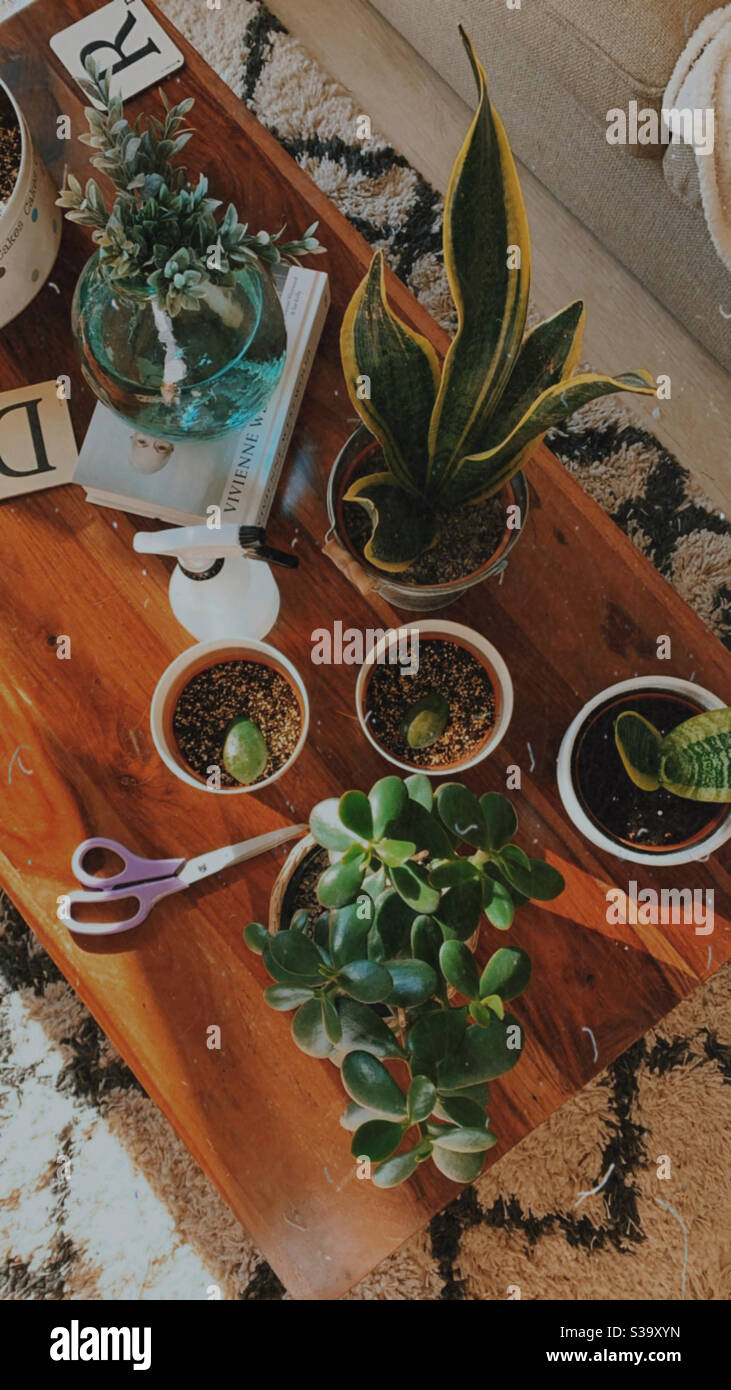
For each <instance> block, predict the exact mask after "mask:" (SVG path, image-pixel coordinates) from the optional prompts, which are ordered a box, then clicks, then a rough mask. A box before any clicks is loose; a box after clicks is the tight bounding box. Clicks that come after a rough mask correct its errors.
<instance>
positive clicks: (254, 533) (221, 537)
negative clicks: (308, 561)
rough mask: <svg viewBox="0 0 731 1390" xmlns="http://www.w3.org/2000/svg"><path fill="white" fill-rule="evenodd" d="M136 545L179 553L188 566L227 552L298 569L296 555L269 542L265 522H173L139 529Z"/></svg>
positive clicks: (211, 560) (194, 566) (142, 549)
mask: <svg viewBox="0 0 731 1390" xmlns="http://www.w3.org/2000/svg"><path fill="white" fill-rule="evenodd" d="M133 545H134V548H135V550H136V551H138V552H139V553H140V554H142V555H176V556H177V558H178V560H179V561H180V563H181V565H182V566H183V568H184V569H189V570H196V569H201V568H203V569H205V568H206V567H207V566H209V565H212V564H213V563H214V561H215V560H219V559H222V558H223V557H225V556H227V555H240V556H241V555H242V556H244V557H245V558H246V559H249V560H264V561H265V562H266V563H268V564H271V565H282V566H283V567H284V568H286V569H296V568H297V565H298V563H299V562H298V559H297V556H296V555H293V554H291V553H289V554H288V553H287V552H286V551H282V550H274V549H273V548H272V547H271V546H269V545H267V544H266V538H265V534H264V528H263V527H262V526H236V525H235V524H230V525H226V526H217V527H211V526H172V527H170V528H168V529H167V530H164V531H137V532H136V533H135V537H134V541H133Z"/></svg>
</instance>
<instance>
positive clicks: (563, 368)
mask: <svg viewBox="0 0 731 1390" xmlns="http://www.w3.org/2000/svg"><path fill="white" fill-rule="evenodd" d="M460 33H461V35H462V39H463V42H464V44H465V48H466V49H467V53H468V56H469V60H470V63H471V65H472V70H473V73H474V77H475V82H476V84H477V90H478V97H479V100H478V106H477V111H476V114H475V117H474V120H473V122H472V125H471V127H470V130H469V132H468V134H467V137H466V140H465V143H464V145H463V147H462V149H461V150H460V152H459V155H458V157H457V160H456V163H455V166H454V169H453V171H452V176H451V179H450V183H449V188H448V190H447V196H446V202H445V210H444V262H445V268H446V271H447V276H448V280H449V285H450V289H451V291H452V296H453V298H454V301H455V305H456V309H457V315H458V325H459V326H458V330H457V333H456V336H455V337H454V339H453V341H452V343H451V346H450V348H449V351H448V353H447V355H446V358H445V361H444V364H443V366H442V367H441V368H440V365H439V362H438V359H437V356H436V353H435V351H434V349H433V347H432V346H431V344H430V343H429V342H428V341H427V340H426V339H425V338H423V337H421V336H420V335H419V334H418V333H415V332H414V331H413V330H412V329H411V328H409V327H408V325H407V324H405V323H404V322H402V321H401V320H400V319H399V318H398V317H397V316H396V315H395V314H394V313H393V312H392V310H391V309H390V308H389V305H388V303H387V299H386V293H385V281H384V264H383V256H382V254H381V253H380V252H379V253H377V254H376V255H375V256H374V258H373V261H372V264H371V268H370V270H369V272H368V274H367V275H366V276H365V278H364V279H363V281H362V283H361V285H360V286H359V288H358V289H357V290H356V293H355V294H354V296H353V298H352V300H351V302H350V304H349V306H348V309H347V311H346V314H345V318H344V321H343V325H342V331H341V338H340V343H341V356H342V361H343V369H344V373H345V379H346V383H347V388H348V392H349V395H350V398H351V401H352V402H353V405H354V406H355V409H356V410H357V412H358V414H359V415H360V417H361V420H362V421H363V423H364V425H365V426H366V427H367V429H368V430H369V431H370V434H371V435H372V436H375V439H376V440H377V441H378V445H379V446H380V447H379V448H378V449H374V450H373V451H372V452H373V453H375V454H376V457H375V458H374V457H373V456H372V455H371V457H368V459H367V468H366V469H364V470H363V473H364V475H363V476H355V477H354V478H351V479H350V480H348V479H347V478H346V479H344V480H343V486H344V487H347V490H346V491H345V492H344V499H343V500H344V502H345V503H355V504H359V506H360V507H361V508H362V509H363V510H364V511H365V513H366V518H367V523H368V525H367V528H366V532H367V533H369V534H366V537H365V538H364V537H362V536H361V538H360V541H359V547H358V548H359V551H360V554H361V556H362V557H363V558H364V559H365V561H366V562H367V563H368V564H370V565H371V566H373V567H375V569H377V570H379V571H381V572H385V573H386V574H388V575H391V576H394V577H395V578H396V579H399V578H401V579H403V580H408V578H409V571H410V569H411V570H413V569H414V568H415V567H416V572H417V577H418V565H419V564H420V563H421V562H422V561H423V560H424V558H425V557H427V558H428V557H429V555H430V553H431V552H434V553H436V552H437V550H439V549H441V550H443V551H444V552H445V553H446V555H448V556H450V557H451V558H450V560H449V563H450V564H451V563H452V560H453V557H454V554H455V552H457V553H459V552H460V551H462V550H464V551H466V552H469V553H472V546H471V543H470V535H471V532H472V530H473V529H474V528H475V527H477V528H478V529H479V528H480V527H485V525H486V519H485V516H484V514H483V512H484V505H485V503H486V502H488V500H489V499H491V498H494V497H495V495H496V494H497V493H498V492H499V491H500V490H501V489H504V488H505V487H506V485H508V484H510V482H511V480H512V479H515V478H516V475H518V474H519V472H520V470H521V468H522V467H523V465H524V464H525V463H527V462H528V460H529V458H530V456H531V454H532V453H533V452H534V450H535V449H536V447H537V445H538V443H539V442H540V440H541V439H542V437H543V435H544V434H545V432H546V431H547V430H548V429H550V428H551V427H552V426H554V425H556V424H558V422H559V421H560V420H562V419H564V418H565V417H566V416H567V415H570V414H571V413H572V412H573V411H574V410H576V409H577V408H578V407H579V406H582V405H585V404H586V403H587V402H588V401H591V400H594V399H595V398H596V397H598V396H603V395H606V394H608V393H609V392H613V391H635V392H643V393H645V394H652V393H653V392H654V390H655V383H654V381H653V379H652V377H651V376H650V375H649V373H648V372H646V371H635V372H627V373H624V374H622V375H620V376H616V377H610V376H605V375H602V374H600V373H596V372H586V373H582V374H579V375H576V376H574V375H573V373H574V370H575V368H576V365H577V362H578V359H579V352H580V347H581V337H582V331H583V320H584V309H583V305H582V303H581V302H580V301H577V302H576V303H573V304H570V305H569V306H568V307H567V308H565V309H562V310H561V312H560V313H558V314H555V315H554V316H553V317H552V318H550V319H548V320H546V321H545V322H543V323H540V324H538V326H537V327H536V328H533V329H532V330H531V331H530V332H529V333H528V335H527V336H526V337H525V339H524V338H523V332H524V328H525V322H526V313H527V307H528V289H529V280H530V241H529V235H528V227H527V222H526V216H525V209H524V206H523V199H522V195H521V191H520V185H519V183H518V178H517V174H516V170H515V165H514V162H513V157H512V154H511V151H510V147H509V145H508V141H507V138H506V136H505V132H504V130H503V126H502V123H501V121H500V119H499V117H498V115H497V113H496V112H495V111H494V110H493V108H492V106H491V104H490V101H489V99H488V96H487V90H486V80H485V74H484V71H483V68H482V66H481V64H480V63H479V61H478V59H477V57H476V56H475V53H474V49H473V47H472V44H471V42H470V40H469V38H468V37H467V35H466V34H465V33H464V31H463V30H461V29H460ZM508 500H509V499H508ZM503 529H504V526H503ZM341 539H343V537H342V536H341ZM345 539H346V543H348V542H347V538H345ZM490 544H492V541H491V542H490ZM488 548H489V547H488ZM351 549H352V542H351ZM473 558H474V557H473ZM484 559H485V562H486V563H487V561H489V554H488V555H486V556H485V557H484ZM470 564H471V565H472V569H473V570H474V569H475V566H474V564H472V561H470ZM483 568H484V566H483ZM468 577H469V576H468V574H467V573H465V574H464V575H463V576H462V582H463V585H464V583H465V582H467V580H468ZM419 582H425V581H424V580H423V579H422V580H420V581H419ZM442 601H444V600H442Z"/></svg>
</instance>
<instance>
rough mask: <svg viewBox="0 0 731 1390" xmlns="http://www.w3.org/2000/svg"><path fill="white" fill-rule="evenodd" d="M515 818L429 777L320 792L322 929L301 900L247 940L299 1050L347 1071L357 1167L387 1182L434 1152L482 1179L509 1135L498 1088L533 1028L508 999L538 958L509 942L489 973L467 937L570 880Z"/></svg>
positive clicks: (494, 802)
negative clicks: (280, 922)
mask: <svg viewBox="0 0 731 1390" xmlns="http://www.w3.org/2000/svg"><path fill="white" fill-rule="evenodd" d="M517 824H518V822H517V817H516V814H515V811H514V809H513V807H512V805H511V803H510V801H509V800H508V799H507V797H504V796H501V795H499V794H498V793H497V792H489V793H487V794H486V795H484V796H481V797H480V798H479V800H478V799H477V797H475V796H473V794H472V792H470V791H468V790H467V789H466V788H465V787H463V786H461V785H460V784H459V783H456V782H452V783H446V784H445V785H443V786H441V787H440V788H439V791H438V792H437V793H436V795H433V793H432V788H431V784H430V782H429V779H428V777H426V776H424V775H423V774H419V773H417V774H414V775H413V776H410V777H407V778H406V779H405V780H402V779H401V778H400V777H383V778H382V779H381V780H380V781H378V782H376V783H375V785H374V786H373V787H371V790H370V792H369V793H368V795H367V796H366V794H365V793H364V792H360V791H349V792H346V793H345V795H344V796H342V797H340V799H339V800H338V799H337V798H335V797H333V798H331V799H329V800H327V801H322V802H320V804H319V805H318V806H316V807H315V809H314V811H313V812H312V816H311V819H310V829H311V831H312V834H313V836H314V838H315V839H316V841H317V843H318V844H319V845H321V846H323V847H324V848H325V849H327V850H328V851H329V858H330V863H329V865H328V867H327V868H326V869H325V870H324V871H323V872H322V874H321V875H320V878H319V880H318V885H317V895H318V899H319V903H320V906H321V908H322V912H321V914H320V916H319V917H318V918H317V919H316V921H315V923H314V928H312V929H311V934H310V925H309V916H308V913H307V912H306V911H305V910H303V909H301V910H300V911H298V912H296V913H295V914H294V917H293V918H292V920H291V922H290V923H289V926H288V927H287V928H286V929H285V930H282V931H279V932H277V933H276V935H273V936H272V935H270V934H269V933H268V932H267V930H266V928H265V927H263V926H262V925H261V924H260V923H251V924H250V925H249V926H248V927H247V928H246V931H245V933H244V936H245V940H246V942H247V944H248V945H249V946H250V947H251V949H252V950H254V951H256V952H258V953H259V954H261V955H263V959H264V964H265V965H266V968H267V970H268V972H269V974H270V975H271V977H272V979H273V980H274V983H273V984H272V985H270V986H269V988H268V989H267V990H266V993H265V999H266V1000H267V1003H268V1004H270V1005H271V1007H272V1008H274V1009H279V1010H282V1011H292V1010H294V1011H295V1012H294V1018H293V1020H292V1036H293V1038H294V1041H295V1043H296V1044H297V1046H298V1047H299V1048H301V1049H302V1051H303V1052H306V1053H308V1054H309V1055H310V1056H312V1057H328V1058H329V1059H330V1060H331V1061H332V1062H333V1063H335V1065H336V1066H338V1067H339V1068H340V1072H341V1078H342V1082H343V1086H344V1088H345V1090H346V1092H347V1094H348V1096H349V1097H350V1104H349V1105H348V1107H347V1110H346V1111H345V1114H344V1115H343V1117H342V1121H341V1123H342V1124H343V1126H344V1128H345V1129H348V1130H352V1131H355V1133H354V1136H353V1141H352V1153H353V1155H354V1156H355V1158H356V1160H357V1161H358V1162H359V1163H362V1162H363V1161H364V1160H367V1163H368V1167H369V1169H370V1165H371V1164H376V1165H377V1166H376V1167H375V1170H374V1171H373V1172H372V1173H371V1174H370V1175H371V1176H372V1178H373V1182H374V1183H375V1184H376V1185H377V1186H378V1187H395V1186H396V1185H397V1184H398V1183H401V1182H403V1181H404V1180H405V1179H407V1178H409V1177H411V1175H412V1173H414V1172H415V1171H416V1169H417V1167H418V1166H419V1164H420V1163H423V1162H425V1160H426V1159H428V1158H431V1159H433V1161H434V1163H435V1164H436V1166H437V1168H438V1169H439V1170H440V1172H442V1173H444V1174H445V1175H446V1177H448V1178H452V1179H453V1180H454V1181H455V1182H471V1181H472V1179H473V1178H476V1177H477V1176H478V1174H479V1173H480V1172H481V1171H482V1168H483V1165H484V1162H485V1153H486V1151H487V1149H489V1148H491V1147H492V1145H493V1144H494V1143H495V1142H496V1136H495V1134H494V1133H493V1132H492V1131H491V1130H490V1128H489V1126H488V1119H487V1115H486V1108H487V1102H488V1083H489V1082H490V1081H492V1080H493V1079H494V1078H495V1077H497V1076H501V1075H502V1074H503V1073H504V1072H507V1071H509V1070H510V1068H511V1067H513V1066H514V1065H515V1063H516V1062H517V1061H518V1058H519V1057H520V1053H521V1051H522V1048H523V1042H524V1029H523V1025H522V1023H519V1022H518V1020H517V1019H516V1018H515V1017H514V1015H513V1014H511V1013H509V1012H507V1011H506V1008H505V1005H506V1004H507V1003H508V1002H509V1001H510V1000H512V999H513V998H515V997H516V996H517V995H518V994H520V993H521V992H522V990H523V989H525V987H526V985H527V984H528V981H529V978H530V973H531V966H530V960H529V957H528V956H527V954H526V952H525V951H523V950H520V949H519V948H517V947H502V948H501V949H499V950H497V951H495V952H494V953H493V954H492V955H491V956H490V958H489V960H488V961H487V964H486V965H485V967H484V969H483V970H482V971H480V970H479V969H478V967H477V964H476V962H475V958H474V955H473V953H472V951H471V950H470V948H469V946H468V945H467V944H466V943H467V942H468V940H469V938H470V937H471V936H472V935H473V933H474V932H475V931H476V929H477V927H478V926H479V924H480V920H481V918H482V914H483V911H484V913H485V915H486V916H487V918H488V920H489V921H490V922H491V923H492V925H493V926H495V927H497V928H498V929H500V930H501V931H504V930H506V929H507V928H508V927H510V925H511V923H512V921H513V917H514V915H515V910H516V908H517V907H519V906H520V905H521V904H523V903H525V902H527V901H528V899H529V898H536V899H540V900H547V899H550V898H555V897H556V896H557V895H558V894H559V893H560V892H562V890H563V887H564V882H563V879H562V877H561V875H560V874H559V873H558V871H557V870H556V869H554V868H553V867H552V866H551V865H550V864H547V863H545V862H544V861H543V860H540V859H531V858H529V856H528V855H527V854H526V853H525V852H524V851H523V850H522V849H521V848H520V847H519V846H518V845H516V844H513V843H512V837H513V835H514V834H515V831H516V829H517ZM460 849H461V850H462V851H465V850H467V851H468V852H462V853H459V852H458V851H459V850H460ZM450 986H451V989H450ZM454 991H456V992H457V995H458V996H461V1000H462V1002H460V1003H457V1002H456V1001H455V995H454ZM384 1015H385V1017H384ZM386 1062H389V1063H392V1064H393V1065H392V1066H390V1067H386V1066H385V1065H384V1064H385V1063H386ZM362 1175H364V1176H366V1175H368V1174H362Z"/></svg>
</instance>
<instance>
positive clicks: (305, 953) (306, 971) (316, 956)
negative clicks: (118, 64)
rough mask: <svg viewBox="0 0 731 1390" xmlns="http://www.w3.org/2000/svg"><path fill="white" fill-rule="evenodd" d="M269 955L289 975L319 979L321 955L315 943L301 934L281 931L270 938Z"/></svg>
mask: <svg viewBox="0 0 731 1390" xmlns="http://www.w3.org/2000/svg"><path fill="white" fill-rule="evenodd" d="M268 953H269V955H270V956H271V958H272V960H273V961H274V963H275V964H276V965H278V966H279V967H280V969H281V970H286V971H287V973H288V974H289V975H300V976H307V977H314V978H315V979H317V977H318V974H319V967H320V965H321V964H322V960H321V957H320V953H319V951H318V949H317V947H316V946H315V945H314V943H313V942H312V941H310V940H309V938H308V937H306V936H303V935H302V933H301V932H297V931H295V932H293V931H280V932H277V933H276V934H275V935H274V936H270V938H269V947H268ZM285 983H286V982H285Z"/></svg>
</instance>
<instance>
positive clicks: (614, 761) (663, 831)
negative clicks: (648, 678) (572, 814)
mask: <svg viewBox="0 0 731 1390" xmlns="http://www.w3.org/2000/svg"><path fill="white" fill-rule="evenodd" d="M623 710H636V711H637V713H638V714H641V715H642V716H643V718H645V719H649V721H650V723H651V724H654V725H655V727H656V728H657V729H659V731H660V733H661V734H663V736H664V735H666V734H669V733H670V731H671V729H675V728H677V726H678V724H682V723H684V722H685V720H686V719H690V718H691V717H692V715H694V714H701V713H702V707H701V706H700V705H698V704H694V703H692V702H691V701H689V700H686V699H684V698H682V697H681V696H678V695H676V694H674V693H672V692H670V691H662V690H651V691H642V690H638V691H635V692H634V693H633V692H632V691H630V692H629V693H628V694H627V695H623V696H621V697H620V698H619V699H618V698H616V697H611V698H610V699H609V700H608V701H606V703H605V704H603V705H600V706H599V707H598V708H597V709H596V710H593V711H592V713H591V715H590V716H589V719H588V721H587V723H586V725H585V726H584V728H583V730H582V731H581V733H580V734H579V736H578V738H577V739H576V742H575V744H574V752H573V757H572V777H573V781H574V786H575V788H576V793H577V795H578V797H579V800H580V802H581V804H582V806H583V809H584V811H585V812H586V814H587V815H588V816H589V818H590V820H592V821H593V823H594V825H596V826H597V827H598V828H599V829H600V830H602V831H604V833H605V834H606V835H609V836H610V837H611V838H612V839H614V840H618V841H619V842H620V843H621V844H625V845H630V846H632V847H633V848H635V849H638V850H648V851H650V852H652V851H653V850H657V851H658V852H662V850H669V849H671V848H674V847H680V846H683V845H687V844H692V843H693V842H694V841H697V840H701V839H703V838H704V837H705V836H706V835H708V834H709V833H710V832H711V830H713V829H715V827H716V826H717V825H718V824H719V823H720V821H721V820H722V819H723V817H724V815H725V814H726V811H727V808H726V807H725V806H724V807H722V808H721V809H720V810H719V807H718V804H717V803H715V804H714V803H708V802H703V801H689V800H687V799H686V798H685V797H681V796H674V795H673V794H672V793H671V792H668V791H665V790H664V788H663V787H660V788H659V789H658V790H657V791H654V792H646V791H642V789H641V788H640V787H637V786H635V784H634V782H633V781H631V779H630V778H629V777H628V776H627V773H626V772H625V769H624V766H623V764H622V760H621V758H620V756H619V752H618V751H617V746H616V743H615V741H614V721H615V719H616V718H617V716H618V715H620V714H621V713H622V711H623Z"/></svg>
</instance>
